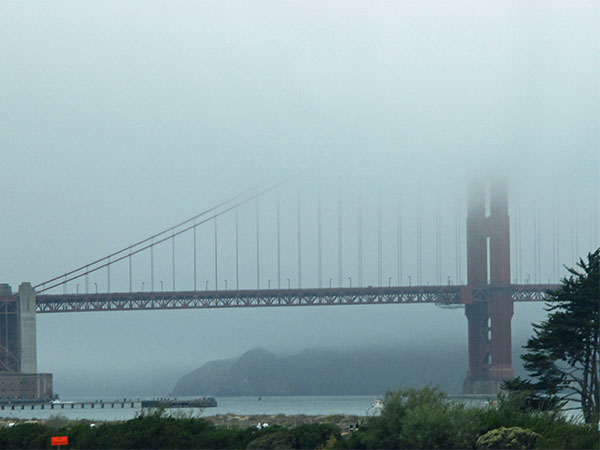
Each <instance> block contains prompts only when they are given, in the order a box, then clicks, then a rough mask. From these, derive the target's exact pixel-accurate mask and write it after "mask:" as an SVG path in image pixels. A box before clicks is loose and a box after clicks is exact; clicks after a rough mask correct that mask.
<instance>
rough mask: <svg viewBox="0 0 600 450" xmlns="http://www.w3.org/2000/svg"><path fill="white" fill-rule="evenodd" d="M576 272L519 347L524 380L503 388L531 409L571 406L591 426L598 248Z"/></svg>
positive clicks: (599, 323)
mask: <svg viewBox="0 0 600 450" xmlns="http://www.w3.org/2000/svg"><path fill="white" fill-rule="evenodd" d="M577 266H578V267H579V270H578V269H577V268H575V269H573V268H568V271H569V273H570V275H569V276H568V277H565V278H563V279H562V280H561V286H560V288H559V289H557V290H555V291H549V292H548V300H547V302H546V311H548V313H549V314H548V319H547V320H545V321H542V322H541V323H539V324H534V325H533V328H534V334H533V336H532V337H531V338H530V339H529V340H528V341H527V345H525V346H524V349H525V350H526V353H524V354H523V355H521V358H522V359H523V361H524V366H525V369H526V370H527V371H528V372H529V374H528V375H529V379H525V380H523V379H521V378H516V379H515V380H511V381H509V382H507V383H505V385H504V388H505V389H506V390H508V391H509V397H513V398H520V399H522V400H523V405H524V406H526V407H531V408H534V409H552V408H557V409H569V408H565V406H566V405H567V402H569V401H571V402H573V403H575V404H576V405H577V406H576V408H577V409H578V408H581V410H582V412H583V417H584V420H585V421H586V422H587V423H591V422H592V421H594V420H597V419H598V417H600V384H599V378H600V376H599V373H600V278H599V266H600V248H599V249H597V250H596V251H594V252H593V253H589V254H588V255H587V261H584V260H583V259H580V260H579V262H578V263H577Z"/></svg>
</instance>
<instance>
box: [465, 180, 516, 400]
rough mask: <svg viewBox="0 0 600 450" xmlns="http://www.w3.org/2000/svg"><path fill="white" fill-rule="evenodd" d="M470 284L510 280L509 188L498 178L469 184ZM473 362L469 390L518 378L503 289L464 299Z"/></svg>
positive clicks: (486, 389)
mask: <svg viewBox="0 0 600 450" xmlns="http://www.w3.org/2000/svg"><path fill="white" fill-rule="evenodd" d="M467 284H468V285H469V287H470V288H471V289H477V288H483V287H485V286H486V285H493V286H505V285H508V284H510V222H509V217H508V189H507V185H506V182H505V181H504V180H499V179H494V180H492V181H491V184H490V191H489V215H486V189H485V184H484V183H483V181H481V180H478V181H474V182H472V183H471V185H470V186H469V191H468V198H467ZM465 315H466V316H467V322H468V340H469V350H468V353H469V363H468V370H467V379H466V380H465V382H464V385H463V392H464V393H465V394H493V393H497V392H498V391H499V388H500V385H501V383H502V381H503V380H505V379H508V378H513V377H514V371H513V368H512V352H511V319H512V315H513V300H512V298H511V296H510V293H508V292H506V293H504V292H500V293H497V294H495V295H494V296H493V297H492V298H489V299H487V300H473V301H470V302H467V304H465Z"/></svg>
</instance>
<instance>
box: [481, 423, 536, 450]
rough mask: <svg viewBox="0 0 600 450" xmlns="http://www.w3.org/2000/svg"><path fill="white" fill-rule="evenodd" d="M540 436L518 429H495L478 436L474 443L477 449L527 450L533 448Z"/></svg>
mask: <svg viewBox="0 0 600 450" xmlns="http://www.w3.org/2000/svg"><path fill="white" fill-rule="evenodd" d="M539 438H540V435H539V434H537V433H534V432H533V431H531V430H527V429H525V428H520V427H510V428H505V427H502V428H496V429H495V430H491V431H488V432H487V433H486V434H484V435H482V436H479V437H478V438H477V442H476V443H475V445H476V447H477V448H478V449H490V448H492V449H493V448H497V449H516V450H527V449H532V448H534V447H535V444H536V442H537V441H538V439H539Z"/></svg>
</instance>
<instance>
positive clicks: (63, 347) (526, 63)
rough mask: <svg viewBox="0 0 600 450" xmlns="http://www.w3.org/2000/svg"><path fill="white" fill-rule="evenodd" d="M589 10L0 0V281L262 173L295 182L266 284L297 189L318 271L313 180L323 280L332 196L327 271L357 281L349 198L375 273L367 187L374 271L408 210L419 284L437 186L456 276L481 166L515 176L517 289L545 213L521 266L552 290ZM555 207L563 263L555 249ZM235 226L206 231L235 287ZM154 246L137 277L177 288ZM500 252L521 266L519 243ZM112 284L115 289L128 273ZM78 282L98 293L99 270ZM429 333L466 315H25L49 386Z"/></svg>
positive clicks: (584, 103) (388, 262)
mask: <svg viewBox="0 0 600 450" xmlns="http://www.w3.org/2000/svg"><path fill="white" fill-rule="evenodd" d="M599 19H600V13H599V8H598V6H597V5H596V4H595V3H593V2H569V3H554V2H540V3H535V2H528V3H526V4H521V3H520V2H496V3H493V4H492V3H488V2H486V3H479V2H444V3H441V2H439V3H433V2H431V3H430V2H418V3H417V2H380V3H376V4H373V3H366V2H331V3H327V4H322V3H321V2H258V3H252V4H250V3H243V2H202V3H197V2H137V1H127V2H96V1H91V2H85V3H79V2H60V1H59V2H52V3H46V2H3V3H2V4H1V5H0V55H2V61H3V62H2V65H1V66H0V86H1V87H0V92H1V93H2V97H1V98H2V102H1V104H0V149H1V153H0V155H1V156H2V168H3V170H2V177H1V178H0V188H1V192H2V193H1V194H0V198H1V199H2V205H3V217H2V220H1V221H0V224H1V225H0V227H1V228H0V239H1V245H2V258H0V282H8V283H10V284H11V285H12V286H13V289H15V290H16V288H17V286H18V284H19V283H20V282H22V281H31V282H33V283H34V284H35V283H38V282H41V281H44V280H47V279H49V278H52V277H53V276H56V275H59V274H60V273H63V272H65V271H68V270H70V269H73V268H75V267H78V266H80V265H82V264H85V263H87V262H89V261H91V260H93V259H96V258H98V257H101V256H104V255H106V254H108V253H110V252H112V251H114V250H117V249H120V248H122V247H124V246H126V245H128V244H131V243H133V242H135V241H137V240H140V239H142V238H145V237H147V236H149V235H151V234H152V233H154V232H156V231H159V230H162V229H164V228H167V227H169V226H171V225H173V224H174V223H176V222H179V221H181V220H183V219H186V218H188V217H191V216H193V215H194V214H196V213H198V212H199V211H201V210H204V209H206V208H210V207H212V206H213V205H214V204H216V203H218V202H220V201H222V200H224V199H226V198H229V197H231V196H232V195H235V194H237V193H239V192H242V191H244V190H246V189H247V188H249V187H250V186H253V185H255V184H257V183H260V182H263V181H265V180H267V179H273V178H276V177H285V178H288V177H289V178H291V181H290V182H289V183H288V184H286V185H285V186H284V187H283V188H282V191H281V195H282V197H281V198H282V202H283V203H282V227H283V229H284V230H285V231H284V242H283V243H282V251H283V253H282V270H281V273H282V275H281V276H282V277H283V280H284V281H282V283H287V280H286V279H287V278H288V277H289V278H290V279H291V281H290V282H291V283H295V282H296V281H297V280H296V278H295V277H296V272H297V267H296V258H297V256H296V236H295V233H296V231H295V230H296V229H295V228H294V227H295V226H296V225H295V220H296V219H295V213H296V204H295V203H294V202H295V201H296V200H297V198H296V189H297V186H298V184H300V185H301V191H302V194H301V198H302V205H303V206H302V208H303V209H302V211H303V227H304V228H303V245H304V246H303V248H302V251H303V258H304V260H303V261H304V262H303V264H305V267H304V268H303V271H304V273H305V282H304V286H306V287H308V286H316V273H315V270H314V266H315V264H316V263H315V259H314V258H315V254H316V246H315V233H316V228H315V218H316V209H315V206H314V205H315V199H316V195H317V192H318V190H319V189H318V186H319V185H320V186H321V188H320V189H321V193H322V196H323V197H322V201H323V227H324V228H323V233H324V234H323V236H324V243H323V245H324V247H323V248H324V252H323V255H324V256H323V258H324V259H323V275H322V276H323V284H325V285H326V284H327V283H328V282H329V279H330V278H333V280H334V285H336V283H337V279H338V273H337V253H336V252H337V240H336V239H337V237H336V235H335V232H336V230H337V228H336V227H337V215H336V214H337V212H336V211H337V210H336V208H337V203H336V202H337V199H338V196H337V193H338V192H341V194H340V198H341V201H342V205H343V218H344V222H343V229H344V247H343V248H344V258H343V266H344V271H343V274H342V275H343V276H342V278H343V280H344V283H346V282H347V281H348V282H349V280H348V276H350V277H352V279H353V281H354V283H356V279H357V278H356V277H357V274H356V270H357V268H356V254H355V253H356V228H357V219H356V211H357V208H358V206H357V204H358V202H359V200H358V199H359V198H361V199H362V204H363V208H364V209H363V217H364V247H365V248H364V252H365V256H364V258H365V262H364V264H365V268H364V270H365V281H364V283H363V284H365V285H367V284H375V282H376V281H377V268H376V266H375V264H376V254H377V248H376V242H375V239H376V233H377V231H376V230H377V225H376V220H377V217H376V215H377V214H376V211H377V204H378V201H379V199H381V203H382V205H383V212H382V215H383V219H384V221H383V237H384V243H385V245H384V249H383V259H384V261H383V263H384V264H383V265H384V274H383V280H384V284H387V282H388V277H393V282H394V283H396V282H398V279H397V278H398V277H397V267H396V264H397V261H396V256H397V255H396V253H395V249H396V247H397V242H396V240H395V239H396V237H395V232H396V221H397V215H398V208H400V211H401V216H402V232H403V253H402V260H403V275H402V277H401V278H402V279H401V280H400V282H402V284H407V283H408V276H411V277H412V283H413V284H414V283H415V280H416V278H415V277H416V272H415V233H416V228H415V227H416V210H417V206H416V205H417V204H420V205H421V208H422V218H423V219H422V220H423V237H424V247H423V252H424V257H423V265H424V267H423V280H422V281H423V283H425V282H428V283H430V284H435V283H436V276H437V274H436V270H435V263H436V259H435V244H434V240H435V228H434V227H435V224H434V221H435V208H436V206H435V205H436V202H437V201H440V202H441V206H440V207H441V210H442V218H443V219H442V227H441V228H442V255H441V258H442V270H443V273H442V274H441V278H442V280H443V282H444V283H446V282H447V279H451V281H452V282H453V283H456V282H458V281H463V282H464V279H465V278H466V263H465V261H464V248H463V249H462V252H463V253H461V254H459V255H457V254H456V238H457V228H456V224H457V222H456V219H457V217H458V223H459V227H460V228H459V229H458V232H460V236H462V245H463V247H464V244H465V238H464V231H465V229H464V214H465V213H466V206H465V195H464V192H465V189H466V184H467V181H468V177H469V175H472V174H479V175H480V174H484V175H485V174H489V173H496V172H499V173H502V174H504V175H506V176H507V178H508V180H509V185H510V189H511V226H513V229H512V230H511V233H512V237H513V245H514V237H515V233H516V229H515V226H516V217H517V214H516V211H517V210H516V208H517V205H518V206H519V211H520V213H521V215H522V221H521V223H520V227H521V228H520V229H521V234H522V240H523V244H522V245H523V250H522V255H521V258H522V261H521V266H522V267H521V273H520V277H521V278H520V281H523V280H524V279H525V278H526V277H527V276H529V277H531V279H532V281H534V280H533V277H534V276H535V274H534V270H535V268H534V257H533V256H532V254H533V251H534V230H533V228H532V227H533V221H534V217H535V214H536V211H537V210H539V217H540V224H541V225H540V226H541V229H540V243H541V244H542V249H541V255H540V267H539V276H538V278H539V281H541V282H546V281H547V279H548V278H550V277H553V276H554V271H555V267H556V266H559V267H560V266H561V265H562V264H567V265H572V264H573V262H574V260H575V258H576V257H577V256H581V255H583V254H584V253H585V252H587V251H589V250H591V249H592V247H594V246H597V245H598V230H597V228H598V198H599V197H598V195H599V193H598V190H599V181H598V180H599V177H598V175H599V174H600V168H599V159H600V156H599V154H600V152H599V148H600V146H599V144H600V133H599V127H598V123H599V117H600V112H599V111H600V93H599V92H600V88H599V82H598V80H599V79H600V70H599V69H600V62H599V60H598V56H597V55H598V54H599V52H598V51H599V50H600V48H599V47H600V44H599V42H600V36H599V32H598V28H597V26H596V24H597V23H598V21H599ZM253 208H254V205H253V204H251V205H247V206H246V207H245V209H244V210H242V209H240V214H241V216H240V217H241V218H242V229H241V237H245V238H246V239H245V240H243V242H244V243H243V244H242V260H243V261H244V263H243V265H242V272H243V273H242V274H241V283H242V285H243V286H242V287H255V284H256V282H255V279H256V275H255V267H254V266H253V265H252V262H251V261H252V259H253V258H255V256H254V255H255V253H254V252H255V249H254V245H255V243H254V240H253V239H254V238H253V236H254V228H253V226H254V222H253V221H254V220H255V218H254V212H253V211H254V210H253ZM261 208H262V209H261V214H262V215H261V227H262V228H261V236H260V237H261V245H262V246H263V247H261V252H262V253H261V255H262V256H261V258H262V259H261V280H262V281H261V283H262V285H263V287H265V286H266V284H267V280H269V279H271V280H272V283H274V280H275V278H276V271H275V256H274V255H275V254H274V246H273V239H272V237H273V229H274V228H273V226H274V225H273V224H274V221H273V214H274V201H273V196H271V197H268V198H265V199H264V200H262V199H261ZM556 219H558V224H559V228H560V232H559V233H558V236H559V237H560V243H559V245H558V249H557V250H558V254H559V255H560V258H559V259H560V261H559V260H557V258H556V252H557V250H556V249H555V250H554V253H553V250H552V242H553V241H552V240H553V234H552V233H553V231H552V230H553V225H552V223H553V222H552V221H553V220H556ZM231 223H232V222H231V217H230V218H229V219H227V218H225V217H224V218H223V225H222V227H223V228H220V230H221V231H220V234H219V239H220V251H221V252H222V253H220V264H221V265H222V266H223V267H222V269H220V270H221V271H222V273H221V280H224V279H228V280H229V282H230V283H232V280H233V272H232V270H233V265H232V261H231V255H232V253H231V252H232V241H231V239H232V238H231V236H232V235H231ZM207 225H210V224H207ZM228 227H229V228H228ZM211 233H212V228H210V227H205V229H203V231H201V230H199V235H198V236H199V238H200V241H201V243H200V246H201V254H202V255H204V256H203V257H202V260H201V274H202V279H201V280H200V281H199V284H200V285H203V284H204V283H205V281H206V280H212V279H213V273H212V270H213V269H212V259H211V256H207V255H210V252H211V251H212V241H211V240H210V239H211V236H212V234H211ZM189 242H190V241H189V237H188V238H184V237H182V239H181V240H179V241H178V243H177V249H178V258H177V264H178V268H179V269H178V270H180V271H181V275H179V274H178V286H180V287H181V288H189V286H190V285H191V278H190V272H189V270H187V271H186V269H185V268H186V267H188V268H189V258H190V251H189ZM512 250H514V249H512ZM160 252H162V253H163V259H161V261H164V262H160V263H157V264H158V266H159V267H157V274H156V280H157V281H155V288H157V287H158V280H161V281H164V282H165V283H166V284H167V285H170V283H171V282H172V280H171V278H169V277H170V260H169V257H170V256H169V255H170V253H169V252H170V247H169V246H167V247H166V248H165V249H163V250H159V249H157V258H158V255H159V254H160ZM512 257H513V274H512V277H513V278H515V277H517V276H518V275H519V274H517V273H516V272H515V263H516V258H517V255H516V254H515V253H514V251H513V255H512ZM457 258H459V259H460V261H461V265H462V280H459V279H458V278H461V277H460V276H458V275H459V274H458V271H457V267H456V262H457ZM143 261H146V262H147V258H146V259H145V260H143V258H142V260H140V261H139V262H136V269H135V270H136V281H135V289H140V287H141V282H142V281H144V280H146V289H147V287H148V281H147V278H148V276H147V270H146V269H144V262H143ZM161 264H162V266H161ZM145 270H146V272H144V271H145ZM145 273H146V275H145ZM178 273H179V272H178ZM560 274H564V270H563V271H562V272H561V273H560ZM560 274H559V275H560ZM113 277H114V283H115V289H113V290H116V289H117V288H118V287H119V283H124V281H123V280H124V279H125V277H126V275H125V274H121V275H119V274H118V273H117V272H116V271H115V273H114V274H113ZM119 277H121V278H119ZM144 277H145V278H144ZM96 282H97V283H98V285H99V286H100V289H102V285H101V284H102V283H104V282H105V275H104V274H99V275H98V278H97V280H96ZM221 282H223V281H221ZM211 283H212V281H211ZM121 286H123V284H121ZM80 288H81V287H80ZM70 289H71V290H74V289H75V288H74V286H71V287H70ZM541 317H543V311H542V305H516V306H515V318H514V320H513V326H514V333H515V335H519V336H527V335H529V333H530V325H529V324H530V322H531V321H534V320H539V319H540V318H541ZM423 341H425V342H427V341H433V342H440V345H449V346H450V345H451V346H463V347H464V348H465V351H466V319H465V317H464V313H463V311H462V310H452V311H448V310H441V309H440V308H436V307H434V306H433V305H416V306H376V307H362V308H361V307H357V308H352V307H346V308H344V307H324V308H283V309H253V310H221V311H196V310H188V311H161V312H126V313H90V314H56V315H40V316H38V367H39V370H41V371H48V372H53V373H55V382H56V384H57V385H58V386H61V381H60V377H61V376H64V377H67V375H68V374H69V372H70V373H71V376H72V373H74V372H75V373H77V371H79V373H81V374H86V375H85V376H88V375H87V374H91V373H92V372H94V371H96V372H98V373H100V374H106V373H109V372H110V371H114V372H115V373H118V374H121V375H123V376H125V375H126V374H128V373H131V372H133V371H136V370H156V371H158V372H161V371H162V372H165V371H166V372H169V371H172V373H180V374H183V373H185V371H187V370H191V369H194V368H196V367H198V366H200V365H201V364H202V363H204V362H205V361H207V360H210V359H215V358H223V357H231V356H236V355H238V354H239V353H241V352H243V351H245V350H247V349H249V348H252V347H255V346H263V347H265V348H268V349H273V350H276V351H282V352H286V351H293V350H295V349H302V348H305V347H314V346H323V345H330V346H337V347H343V346H356V345H370V344H374V345H383V344H384V343H385V344H389V345H394V343H398V342H402V343H406V342H415V343H417V342H423ZM442 343H443V344H442ZM440 351H443V347H441V348H440ZM513 357H514V358H516V355H514V356H513ZM465 370H466V368H465ZM170 373H171V372H170ZM167 378H168V377H167ZM62 386H63V390H64V383H63V384H62ZM171 387H172V386H171V385H168V386H165V387H164V391H168V390H170V388H171Z"/></svg>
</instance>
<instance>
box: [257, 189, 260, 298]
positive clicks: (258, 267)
mask: <svg viewBox="0 0 600 450" xmlns="http://www.w3.org/2000/svg"><path fill="white" fill-rule="evenodd" d="M258 208H259V205H258V197H256V289H260V229H259V225H260V223H259V212H258V211H259V209H258Z"/></svg>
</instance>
